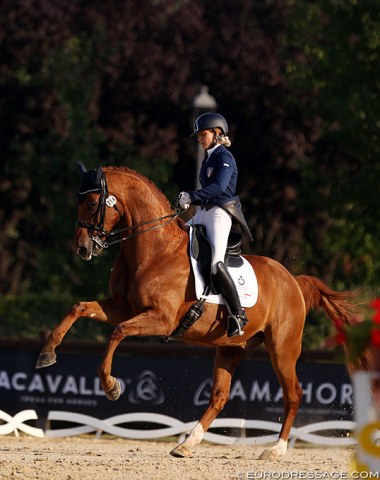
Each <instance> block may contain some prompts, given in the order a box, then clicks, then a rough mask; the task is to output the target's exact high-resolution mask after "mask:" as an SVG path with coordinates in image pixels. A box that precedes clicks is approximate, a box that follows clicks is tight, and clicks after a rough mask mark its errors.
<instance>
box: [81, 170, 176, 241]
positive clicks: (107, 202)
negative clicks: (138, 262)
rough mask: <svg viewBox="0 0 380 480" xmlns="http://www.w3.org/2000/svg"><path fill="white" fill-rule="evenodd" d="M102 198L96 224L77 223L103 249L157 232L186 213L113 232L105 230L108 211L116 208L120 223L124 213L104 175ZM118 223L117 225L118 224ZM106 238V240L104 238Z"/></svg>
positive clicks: (101, 180)
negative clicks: (153, 231)
mask: <svg viewBox="0 0 380 480" xmlns="http://www.w3.org/2000/svg"><path fill="white" fill-rule="evenodd" d="M99 191H100V197H99V204H98V208H97V211H96V213H95V218H97V219H98V221H97V222H96V223H88V222H85V221H83V220H78V221H77V223H76V224H77V227H80V228H86V229H87V230H88V232H89V233H90V235H91V240H92V241H93V242H94V243H95V244H96V245H98V246H99V247H101V248H108V247H110V246H111V245H115V244H117V243H120V242H123V241H124V240H128V239H129V238H132V237H136V236H137V235H140V234H142V233H146V232H151V231H152V230H156V229H158V228H162V227H165V226H166V225H169V224H170V223H172V222H173V221H174V220H175V219H176V218H178V217H179V216H180V215H181V214H182V213H184V211H177V212H176V213H172V214H169V215H164V216H163V217H158V218H154V219H152V220H147V221H145V222H140V223H135V224H134V225H130V226H129V227H124V228H118V229H114V230H112V231H108V230H106V229H105V228H104V219H105V215H106V209H107V207H108V208H114V209H115V210H116V211H117V213H118V214H119V220H118V222H119V221H120V219H121V217H122V213H121V212H120V209H119V208H118V206H117V199H116V197H115V196H114V195H110V194H109V191H108V185H107V179H106V177H105V175H104V173H102V175H101V177H100V189H99ZM162 220H166V221H165V222H163V223H161V224H159V225H155V226H152V227H149V228H146V229H145V230H139V231H135V230H136V229H138V228H140V227H143V226H145V225H150V224H152V223H157V222H161V221H162ZM118 222H116V223H118ZM128 231H131V232H132V233H129V234H128V235H123V233H124V232H128ZM100 237H104V240H102V238H100Z"/></svg>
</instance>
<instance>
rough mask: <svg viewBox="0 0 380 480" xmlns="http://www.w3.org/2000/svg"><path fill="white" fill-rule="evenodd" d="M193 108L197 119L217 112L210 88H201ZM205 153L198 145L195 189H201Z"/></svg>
mask: <svg viewBox="0 0 380 480" xmlns="http://www.w3.org/2000/svg"><path fill="white" fill-rule="evenodd" d="M191 106H192V108H193V116H194V121H195V119H196V118H197V117H198V116H199V115H201V114H202V113H206V112H215V111H216V107H217V103H216V100H215V98H214V97H212V96H211V95H210V94H209V93H208V87H206V85H202V86H201V90H200V92H199V93H198V94H197V95H195V97H194V99H193V102H192V104H191ZM203 156H204V152H203V149H202V147H201V146H200V144H199V143H198V144H197V167H196V172H195V188H196V189H197V188H200V186H201V184H200V183H199V171H200V168H201V164H202V161H203Z"/></svg>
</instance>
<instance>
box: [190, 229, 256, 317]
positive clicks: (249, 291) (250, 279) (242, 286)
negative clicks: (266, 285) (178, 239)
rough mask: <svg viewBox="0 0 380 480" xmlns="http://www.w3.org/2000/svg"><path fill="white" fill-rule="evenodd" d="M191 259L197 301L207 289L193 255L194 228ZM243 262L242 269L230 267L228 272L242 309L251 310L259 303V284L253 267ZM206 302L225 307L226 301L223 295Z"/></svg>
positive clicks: (245, 261) (212, 297)
mask: <svg viewBox="0 0 380 480" xmlns="http://www.w3.org/2000/svg"><path fill="white" fill-rule="evenodd" d="M189 235H190V259H191V265H192V268H193V272H194V277H195V293H196V296H197V299H198V300H199V299H200V298H202V297H203V292H204V289H205V284H204V281H203V278H202V275H201V273H200V272H199V269H198V265H197V261H196V259H195V258H194V257H193V254H192V238H193V228H192V227H191V226H190V231H189ZM241 258H242V260H243V265H241V266H240V267H228V272H229V274H230V275H231V278H232V280H233V281H234V283H235V285H236V288H237V291H238V294H239V298H240V303H241V306H242V307H245V308H250V307H253V305H255V304H256V302H257V297H258V284H257V278H256V274H255V271H254V270H253V268H252V265H251V264H250V263H249V262H248V260H246V259H245V258H244V257H241ZM205 298H206V302H208V303H216V304H218V305H224V304H225V302H224V299H223V296H222V295H207V296H206V297H205Z"/></svg>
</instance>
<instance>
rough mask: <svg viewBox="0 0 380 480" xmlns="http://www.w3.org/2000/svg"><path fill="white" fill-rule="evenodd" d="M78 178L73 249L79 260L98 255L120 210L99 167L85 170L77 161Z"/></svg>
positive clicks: (89, 258)
mask: <svg viewBox="0 0 380 480" xmlns="http://www.w3.org/2000/svg"><path fill="white" fill-rule="evenodd" d="M79 168H80V171H81V174H82V181H81V184H80V187H79V191H78V220H77V227H76V230H75V237H74V242H73V250H74V251H75V252H76V253H77V254H78V255H79V256H80V257H81V258H82V259H83V260H91V258H92V257H93V256H98V255H100V253H101V252H102V250H103V248H104V247H105V245H106V241H107V238H108V236H109V234H110V232H111V231H112V229H113V228H114V226H115V225H116V223H117V222H118V221H119V220H120V217H121V212H120V210H119V208H118V206H117V200H116V197H115V196H114V195H110V194H109V192H108V185H107V179H106V176H105V174H104V172H103V170H102V167H101V166H99V167H98V168H97V169H94V170H89V171H87V169H86V167H85V166H84V165H83V164H79Z"/></svg>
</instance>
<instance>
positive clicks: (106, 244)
mask: <svg viewBox="0 0 380 480" xmlns="http://www.w3.org/2000/svg"><path fill="white" fill-rule="evenodd" d="M181 213H182V212H177V213H171V214H170V215H164V216H163V217H158V218H153V219H152V220H147V221H146V222H140V223H135V224H134V225H131V226H130V227H125V228H120V229H118V230H113V231H112V232H106V233H105V237H106V238H111V237H113V236H115V235H120V234H122V233H123V232H125V231H128V230H135V229H136V228H139V227H142V226H144V225H149V224H151V223H155V222H160V221H161V220H166V219H169V220H167V221H166V222H164V223H161V224H160V225H156V226H154V227H150V228H147V229H145V230H141V231H139V232H134V233H130V234H129V235H126V236H124V237H121V238H117V239H115V240H113V241H111V242H107V241H106V242H103V241H102V240H100V238H99V237H92V240H93V241H94V242H95V243H97V244H98V245H99V246H100V247H102V248H108V247H110V246H111V245H115V244H116V243H121V242H124V240H128V239H129V238H133V237H136V236H137V235H140V234H142V233H147V232H151V231H153V230H157V229H158V228H162V227H165V226H166V225H169V223H172V222H173V221H174V220H175V219H176V218H177V217H179V216H180V215H181Z"/></svg>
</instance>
